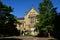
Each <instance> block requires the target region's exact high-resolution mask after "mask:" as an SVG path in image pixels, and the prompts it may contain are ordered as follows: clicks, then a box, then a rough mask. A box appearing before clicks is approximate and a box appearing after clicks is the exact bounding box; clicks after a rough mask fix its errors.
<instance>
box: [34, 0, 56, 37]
mask: <svg viewBox="0 0 60 40" xmlns="http://www.w3.org/2000/svg"><path fill="white" fill-rule="evenodd" d="M54 9H55V8H53V5H52V1H51V0H43V2H42V3H40V5H39V15H37V17H36V18H37V19H38V21H39V22H38V23H37V24H36V25H35V26H36V28H38V30H39V32H40V31H45V32H46V33H48V37H50V32H52V31H53V28H54V24H53V21H54V20H55V14H56V13H55V11H54Z"/></svg>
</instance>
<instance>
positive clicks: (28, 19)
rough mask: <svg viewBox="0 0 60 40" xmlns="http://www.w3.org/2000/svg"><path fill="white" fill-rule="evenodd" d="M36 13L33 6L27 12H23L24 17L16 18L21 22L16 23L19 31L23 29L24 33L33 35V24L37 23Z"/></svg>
mask: <svg viewBox="0 0 60 40" xmlns="http://www.w3.org/2000/svg"><path fill="white" fill-rule="evenodd" d="M37 15H38V12H37V11H36V10H35V8H34V7H32V8H31V9H30V10H29V11H28V12H27V13H25V16H24V18H18V19H17V21H19V22H21V23H22V24H21V25H18V24H17V29H18V30H20V32H22V31H24V32H25V33H26V34H27V33H29V34H32V35H35V34H36V32H35V31H34V30H35V27H34V25H35V24H36V23H37V19H36V16H37Z"/></svg>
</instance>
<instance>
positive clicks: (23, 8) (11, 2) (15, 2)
mask: <svg viewBox="0 0 60 40" xmlns="http://www.w3.org/2000/svg"><path fill="white" fill-rule="evenodd" d="M0 1H2V2H3V4H5V5H7V6H11V7H12V8H14V11H13V12H12V14H14V15H15V16H17V17H18V18H19V17H24V14H25V12H27V11H29V10H30V8H31V7H32V4H33V5H34V7H35V9H37V10H38V6H39V3H41V2H42V1H43V0H0ZM52 2H53V5H54V7H57V8H58V9H57V12H60V0H52Z"/></svg>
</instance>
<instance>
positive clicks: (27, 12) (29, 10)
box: [25, 6, 39, 15]
mask: <svg viewBox="0 0 60 40" xmlns="http://www.w3.org/2000/svg"><path fill="white" fill-rule="evenodd" d="M31 9H34V10H35V11H36V12H37V13H39V12H38V11H37V10H36V9H35V8H34V6H32V8H31ZM31 9H30V10H31ZM30 10H29V11H30ZM29 11H28V12H29ZM28 12H26V14H25V15H27V14H28Z"/></svg>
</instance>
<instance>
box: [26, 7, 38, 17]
mask: <svg viewBox="0 0 60 40" xmlns="http://www.w3.org/2000/svg"><path fill="white" fill-rule="evenodd" d="M29 14H38V12H37V10H36V9H35V8H34V7H32V8H31V9H30V10H29V11H28V12H27V13H26V14H25V16H26V15H29Z"/></svg>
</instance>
